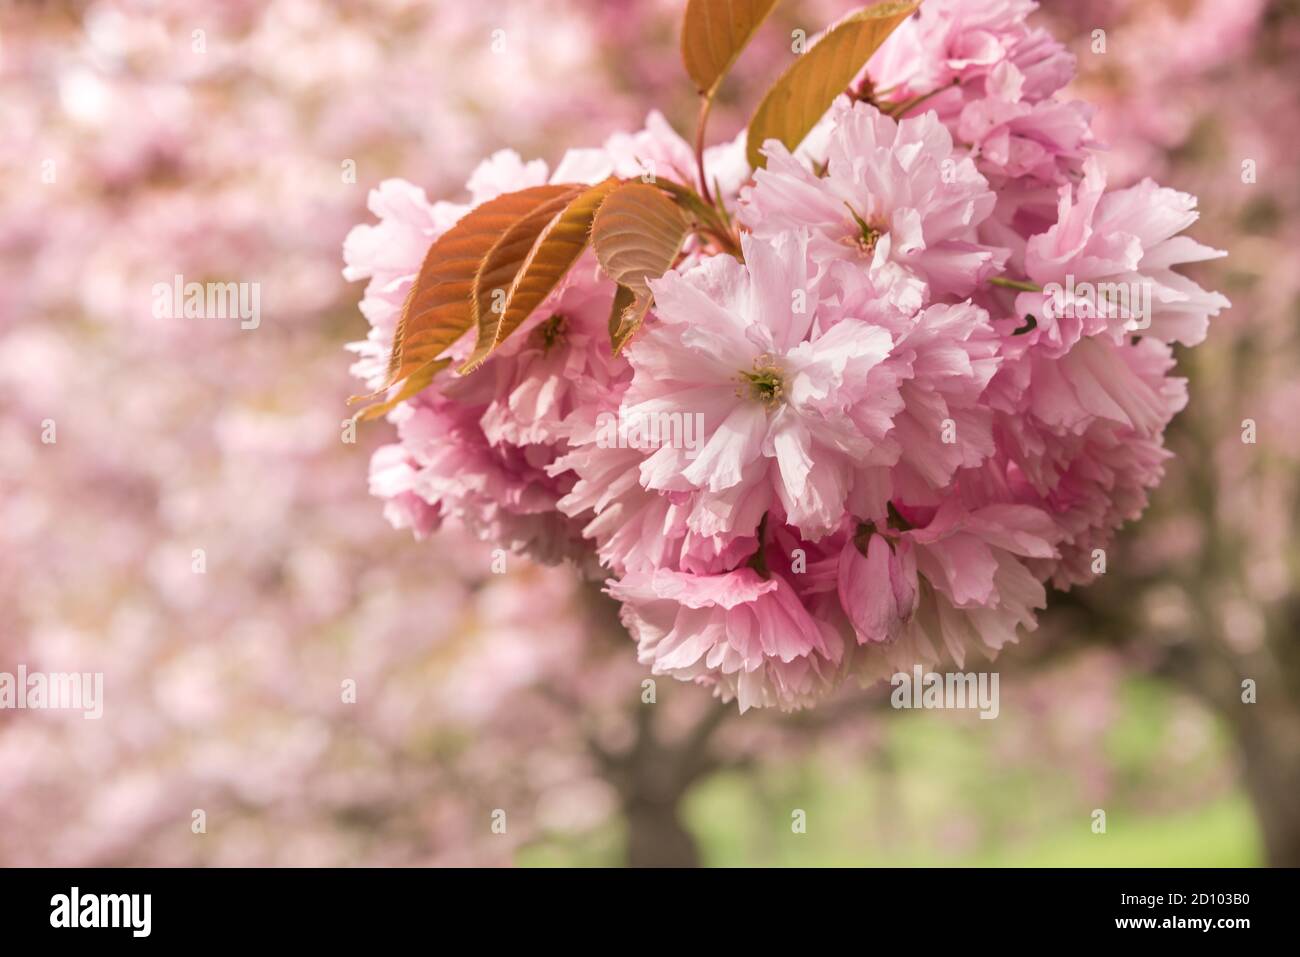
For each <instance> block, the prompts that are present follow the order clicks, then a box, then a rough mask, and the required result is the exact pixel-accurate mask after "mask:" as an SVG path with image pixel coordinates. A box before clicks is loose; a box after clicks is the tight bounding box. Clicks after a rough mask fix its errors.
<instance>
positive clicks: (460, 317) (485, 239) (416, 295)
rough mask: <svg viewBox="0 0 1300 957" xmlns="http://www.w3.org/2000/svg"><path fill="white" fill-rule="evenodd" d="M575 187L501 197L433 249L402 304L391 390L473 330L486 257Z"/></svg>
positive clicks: (537, 189) (469, 217)
mask: <svg viewBox="0 0 1300 957" xmlns="http://www.w3.org/2000/svg"><path fill="white" fill-rule="evenodd" d="M572 189H573V187H572V186H534V187H532V188H530V189H525V190H520V191H519V192H516V193H507V194H505V195H504V196H498V197H496V198H495V199H492V200H489V201H488V202H486V203H484V204H483V205H481V206H479V207H478V208H476V209H473V210H471V211H470V212H468V213H466V214H465V216H464V217H463V218H462V219H461V220H460V222H458V223H457V224H456V225H455V226H453V227H451V229H449V230H447V232H445V233H444V234H443V235H442V236H441V237H439V238H438V240H437V241H436V242H434V244H433V245H432V246H431V247H429V251H428V253H426V254H425V257H424V262H423V264H422V265H421V266H420V272H419V274H418V275H417V276H416V278H415V282H414V283H413V284H412V286H411V291H410V292H409V293H408V294H407V297H406V302H405V304H404V305H403V306H402V317H401V319H400V320H399V321H398V324H397V334H396V335H395V336H394V337H393V351H392V353H391V354H390V356H389V361H388V383H387V386H386V388H387V387H391V386H393V385H396V384H397V383H398V382H401V381H402V380H403V379H406V378H407V377H409V376H411V375H413V374H414V373H416V372H418V371H419V370H421V369H423V368H425V367H426V366H428V365H429V364H430V363H432V362H434V361H436V360H437V359H438V357H439V356H440V355H441V354H442V353H443V352H444V351H445V350H446V349H447V347H448V346H450V345H451V344H452V343H454V342H455V341H456V340H457V339H459V338H460V337H461V336H462V335H463V334H464V333H465V332H466V331H467V330H468V329H470V328H471V326H472V325H473V322H474V310H473V305H472V303H471V302H470V295H471V294H472V292H473V290H474V278H475V276H476V275H477V274H478V268H479V264H480V263H481V262H482V261H483V257H484V256H486V255H487V254H488V252H489V251H490V250H491V249H492V247H493V245H495V243H496V241H497V240H498V239H499V238H500V237H501V235H502V234H503V233H505V232H506V231H507V230H508V229H509V228H510V227H511V226H513V225H514V224H515V223H516V222H518V221H519V220H520V219H522V218H524V217H525V216H527V215H528V214H529V213H531V212H533V211H534V210H535V209H536V208H537V207H538V206H540V205H542V204H543V203H546V202H549V201H551V200H553V199H555V198H556V197H557V196H561V195H564V194H565V192H566V191H569V190H572Z"/></svg>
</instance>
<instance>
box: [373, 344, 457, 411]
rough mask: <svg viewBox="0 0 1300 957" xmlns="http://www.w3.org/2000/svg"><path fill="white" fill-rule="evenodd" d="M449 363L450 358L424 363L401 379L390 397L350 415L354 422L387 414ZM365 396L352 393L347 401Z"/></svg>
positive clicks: (419, 389)
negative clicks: (399, 385)
mask: <svg viewBox="0 0 1300 957" xmlns="http://www.w3.org/2000/svg"><path fill="white" fill-rule="evenodd" d="M449 365H451V360H450V359H439V360H437V361H436V362H429V363H426V364H425V365H423V366H421V367H420V368H419V369H416V370H415V371H414V372H412V373H411V374H410V375H408V376H407V377H406V378H405V379H403V380H402V387H401V388H400V389H398V390H397V392H396V393H395V394H394V395H393V396H392V397H391V398H388V399H385V400H384V401H383V402H376V403H375V404H374V405H368V406H366V407H365V408H364V409H362V410H361V411H360V412H358V413H357V414H356V415H354V416H353V417H352V418H353V420H354V421H356V422H369V421H371V420H372V419H378V418H381V417H382V416H385V415H387V414H388V413H389V412H391V411H392V410H393V409H395V408H397V407H398V406H399V405H401V404H402V403H403V402H405V401H406V400H407V399H409V398H410V397H411V396H413V395H415V394H416V393H417V392H419V391H421V390H422V389H424V388H427V387H428V385H429V383H431V382H433V377H434V376H436V375H437V374H438V373H439V372H441V371H442V370H443V369H445V368H447V366H449ZM365 398H368V396H356V395H354V396H352V397H351V398H350V399H348V402H349V403H351V402H356V401H360V400H362V399H365Z"/></svg>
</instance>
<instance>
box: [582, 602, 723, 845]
mask: <svg viewBox="0 0 1300 957" xmlns="http://www.w3.org/2000/svg"><path fill="white" fill-rule="evenodd" d="M587 606H588V625H589V627H590V628H592V629H593V630H594V631H595V632H596V633H597V634H599V635H604V636H608V637H609V639H610V641H611V642H612V643H613V644H614V645H615V646H616V647H618V650H619V652H620V653H626V652H627V651H628V650H630V649H628V648H627V647H626V646H627V645H628V644H629V642H630V639H629V638H628V636H627V632H626V630H625V629H624V628H623V625H622V623H621V622H620V621H619V618H618V608H619V606H618V603H617V602H616V601H614V600H613V599H611V598H610V597H609V596H608V595H606V594H604V593H603V591H601V589H600V586H599V584H596V583H593V584H592V585H591V587H590V588H588V590H587ZM668 683H669V684H672V682H671V681H669V682H668ZM662 684H663V682H660V685H662ZM659 690H660V692H661V693H662V692H663V691H665V690H667V689H665V688H663V687H660V689H659ZM670 693H672V694H690V693H697V694H701V695H707V692H706V691H704V690H703V689H699V688H686V687H681V688H673V689H672V691H671V692H670ZM665 706H666V705H660V704H655V703H647V702H644V701H640V700H638V701H637V702H636V703H635V704H634V705H632V707H633V708H634V709H635V711H634V712H633V715H634V726H635V735H634V737H633V739H632V741H631V743H630V744H629V745H628V746H627V747H626V748H624V749H622V750H619V751H612V750H609V749H606V748H604V747H602V746H601V745H600V744H599V742H598V741H596V740H595V739H592V740H590V741H589V742H588V743H589V746H590V748H591V751H592V753H593V754H594V756H595V758H596V760H597V762H598V763H599V765H600V767H601V773H602V775H603V777H604V778H605V780H607V781H608V782H609V783H610V784H611V785H612V786H613V788H614V789H615V791H616V792H617V793H618V796H619V803H620V806H621V809H622V813H623V824H624V863H625V864H626V866H628V867H698V866H699V864H700V854H699V848H698V846H697V845H696V842H695V838H694V836H693V835H692V834H691V832H690V831H689V830H688V829H687V827H686V826H685V824H684V823H683V822H682V816H681V804H682V800H683V798H684V797H685V795H686V793H687V792H688V791H689V790H690V788H691V787H692V786H693V785H694V784H695V783H696V782H697V781H698V780H699V779H700V778H702V777H705V776H707V775H709V774H711V773H713V772H714V771H716V770H718V769H719V768H720V767H721V766H722V763H723V762H722V761H721V759H720V758H719V757H718V755H716V754H715V753H714V752H713V750H712V748H711V747H710V743H711V739H712V737H713V733H714V731H716V730H717V728H718V727H719V726H720V725H721V724H722V722H723V721H724V720H725V719H726V717H727V716H728V715H729V714H731V713H733V711H734V710H735V709H734V706H732V707H726V706H724V705H722V704H720V703H718V702H716V701H708V702H706V703H705V707H704V708H703V710H702V711H701V713H700V715H699V716H698V717H697V718H696V720H695V723H694V724H693V725H691V726H689V727H688V728H687V729H686V731H685V733H677V734H674V735H668V734H666V733H665V732H664V729H663V728H662V727H661V725H662V724H663V722H662V721H661V720H660V715H661V708H663V707H665Z"/></svg>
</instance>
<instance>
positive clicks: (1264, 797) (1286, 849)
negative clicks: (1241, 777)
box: [1233, 705, 1300, 867]
mask: <svg viewBox="0 0 1300 957" xmlns="http://www.w3.org/2000/svg"><path fill="white" fill-rule="evenodd" d="M1238 708H1239V709H1240V710H1242V711H1243V712H1244V715H1246V717H1241V718H1239V719H1238V720H1237V721H1236V722H1234V728H1233V730H1234V732H1235V733H1236V737H1237V743H1238V745H1239V746H1240V748H1241V753H1242V759H1243V762H1244V765H1245V772H1246V773H1245V782H1246V788H1247V789H1248V790H1249V792H1250V798H1251V801H1252V802H1253V803H1254V805H1255V812H1256V813H1257V814H1258V815H1259V825H1260V831H1261V832H1262V835H1263V839H1264V854H1265V859H1266V860H1267V862H1268V864H1269V866H1271V867H1300V714H1297V713H1295V709H1294V708H1292V709H1290V710H1291V712H1292V713H1291V715H1290V716H1289V718H1287V719H1285V720H1279V721H1275V720H1273V714H1274V712H1272V711H1271V709H1265V708H1260V707H1259V706H1258V705H1255V706H1254V707H1249V706H1241V705H1239V706H1238Z"/></svg>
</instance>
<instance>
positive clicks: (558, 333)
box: [533, 312, 565, 354]
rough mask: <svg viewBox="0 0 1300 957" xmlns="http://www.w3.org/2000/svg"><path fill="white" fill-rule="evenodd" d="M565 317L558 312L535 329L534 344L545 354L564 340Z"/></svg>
mask: <svg viewBox="0 0 1300 957" xmlns="http://www.w3.org/2000/svg"><path fill="white" fill-rule="evenodd" d="M564 327H565V318H564V315H563V314H561V313H558V312H557V313H556V314H555V315H553V316H551V318H549V319H547V320H546V321H545V322H543V323H541V324H539V325H538V327H537V328H536V329H534V330H533V341H534V344H535V345H536V346H537V347H538V348H540V349H541V350H542V353H543V354H545V353H547V352H550V351H551V349H553V348H554V347H555V346H557V345H559V344H560V343H562V342H563V341H564V332H565V330H564Z"/></svg>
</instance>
